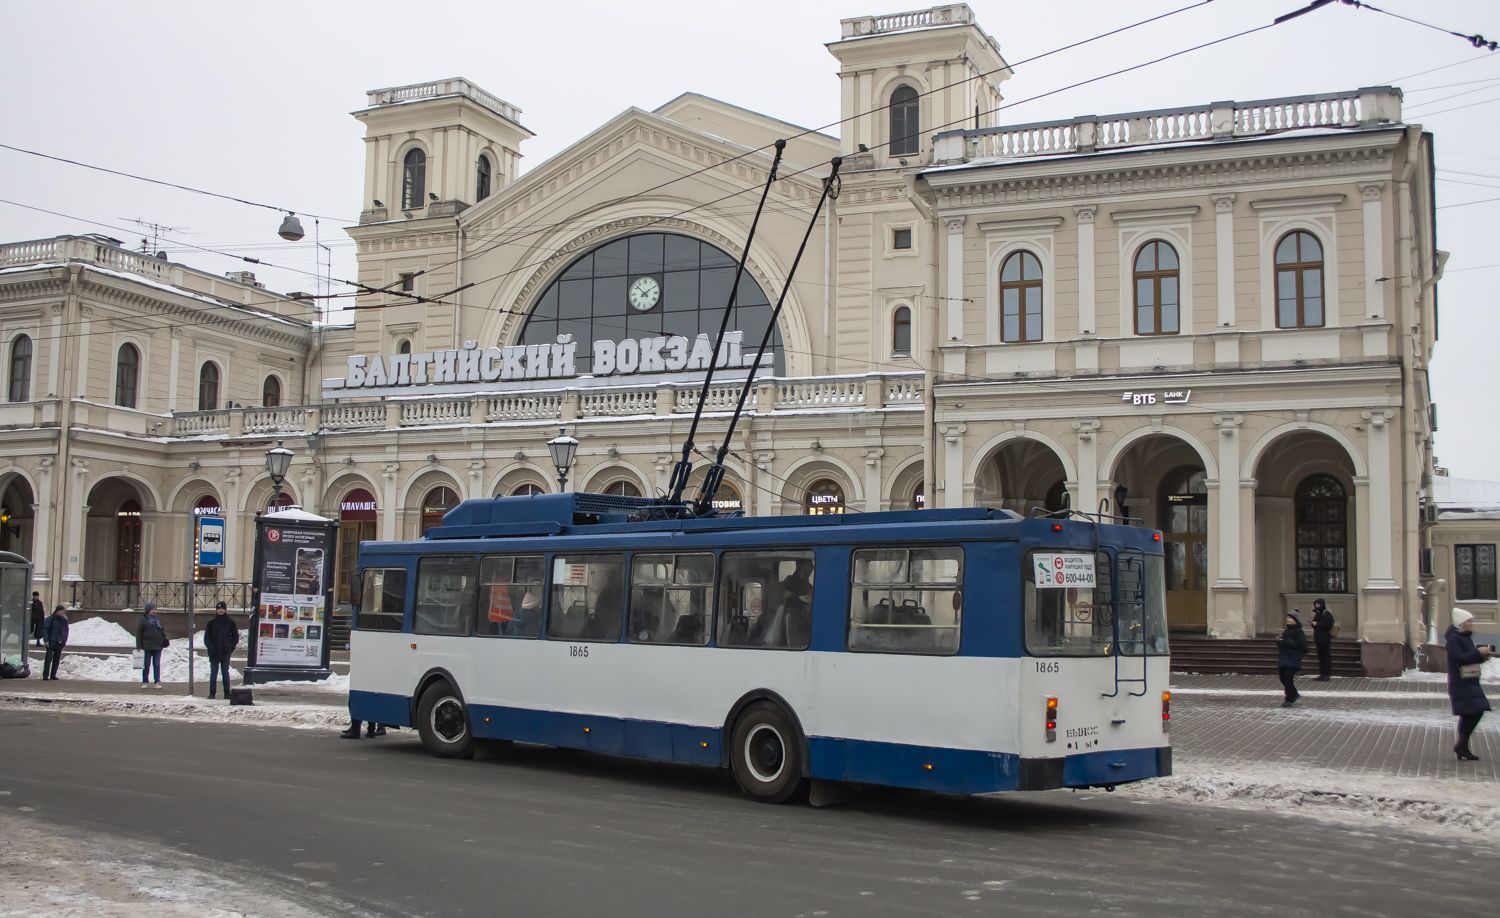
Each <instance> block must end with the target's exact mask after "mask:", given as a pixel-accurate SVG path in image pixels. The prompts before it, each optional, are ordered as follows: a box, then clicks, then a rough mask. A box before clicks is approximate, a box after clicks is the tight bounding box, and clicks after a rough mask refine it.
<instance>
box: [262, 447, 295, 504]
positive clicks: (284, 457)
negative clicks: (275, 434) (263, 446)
mask: <svg viewBox="0 0 1500 918" xmlns="http://www.w3.org/2000/svg"><path fill="white" fill-rule="evenodd" d="M291 467H292V451H291V450H289V449H287V448H286V447H284V446H282V445H281V441H280V440H277V441H276V448H275V449H268V450H266V474H268V475H270V476H271V484H273V485H275V486H276V493H275V494H273V495H271V512H272V513H276V512H277V511H278V509H279V507H280V505H281V483H282V482H283V481H286V473H287V470H288V469H290V468H291Z"/></svg>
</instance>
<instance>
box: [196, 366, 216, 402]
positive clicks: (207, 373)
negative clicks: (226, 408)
mask: <svg viewBox="0 0 1500 918" xmlns="http://www.w3.org/2000/svg"><path fill="white" fill-rule="evenodd" d="M198 410H199V411H218V410H219V365H218V364H216V363H205V364H204V365H203V369H201V370H199V371H198Z"/></svg>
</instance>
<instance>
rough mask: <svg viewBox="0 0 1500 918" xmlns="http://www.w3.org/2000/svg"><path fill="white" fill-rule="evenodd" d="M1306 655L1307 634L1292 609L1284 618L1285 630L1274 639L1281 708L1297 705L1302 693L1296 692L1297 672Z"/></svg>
mask: <svg viewBox="0 0 1500 918" xmlns="http://www.w3.org/2000/svg"><path fill="white" fill-rule="evenodd" d="M1306 655H1307V632H1305V631H1303V630H1302V619H1301V617H1300V615H1299V612H1298V610H1296V609H1293V610H1292V611H1291V612H1288V613H1287V616H1286V630H1285V631H1283V632H1281V637H1279V638H1277V639H1276V670H1277V672H1278V673H1280V674H1281V688H1282V690H1283V693H1284V695H1285V699H1286V700H1284V701H1282V702H1281V706H1282V707H1283V708H1289V707H1291V706H1292V705H1294V704H1296V703H1297V699H1298V698H1301V697H1302V693H1301V692H1299V691H1297V684H1296V679H1297V671H1298V670H1300V669H1302V658H1303V657H1304V656H1306Z"/></svg>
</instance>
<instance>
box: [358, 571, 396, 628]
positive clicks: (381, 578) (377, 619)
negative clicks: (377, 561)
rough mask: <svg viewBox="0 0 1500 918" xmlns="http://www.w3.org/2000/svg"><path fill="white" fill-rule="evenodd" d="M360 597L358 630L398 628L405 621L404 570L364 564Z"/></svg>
mask: <svg viewBox="0 0 1500 918" xmlns="http://www.w3.org/2000/svg"><path fill="white" fill-rule="evenodd" d="M364 578H365V580H364V592H363V594H362V595H361V596H360V599H361V602H360V604H359V617H358V619H357V620H356V621H355V623H354V626H355V627H356V628H358V629H359V630H360V631H400V630H401V627H402V625H403V624H404V623H405V621H406V570H405V569H404V568H399V567H396V568H374V567H367V568H365V571H364Z"/></svg>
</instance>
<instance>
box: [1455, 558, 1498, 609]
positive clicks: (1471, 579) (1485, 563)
mask: <svg viewBox="0 0 1500 918" xmlns="http://www.w3.org/2000/svg"><path fill="white" fill-rule="evenodd" d="M1453 581H1454V587H1453V590H1454V592H1453V595H1454V598H1455V599H1457V600H1458V601H1459V602H1464V601H1466V600H1473V599H1483V600H1493V599H1495V598H1496V595H1495V546H1494V545H1455V546H1453Z"/></svg>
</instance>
